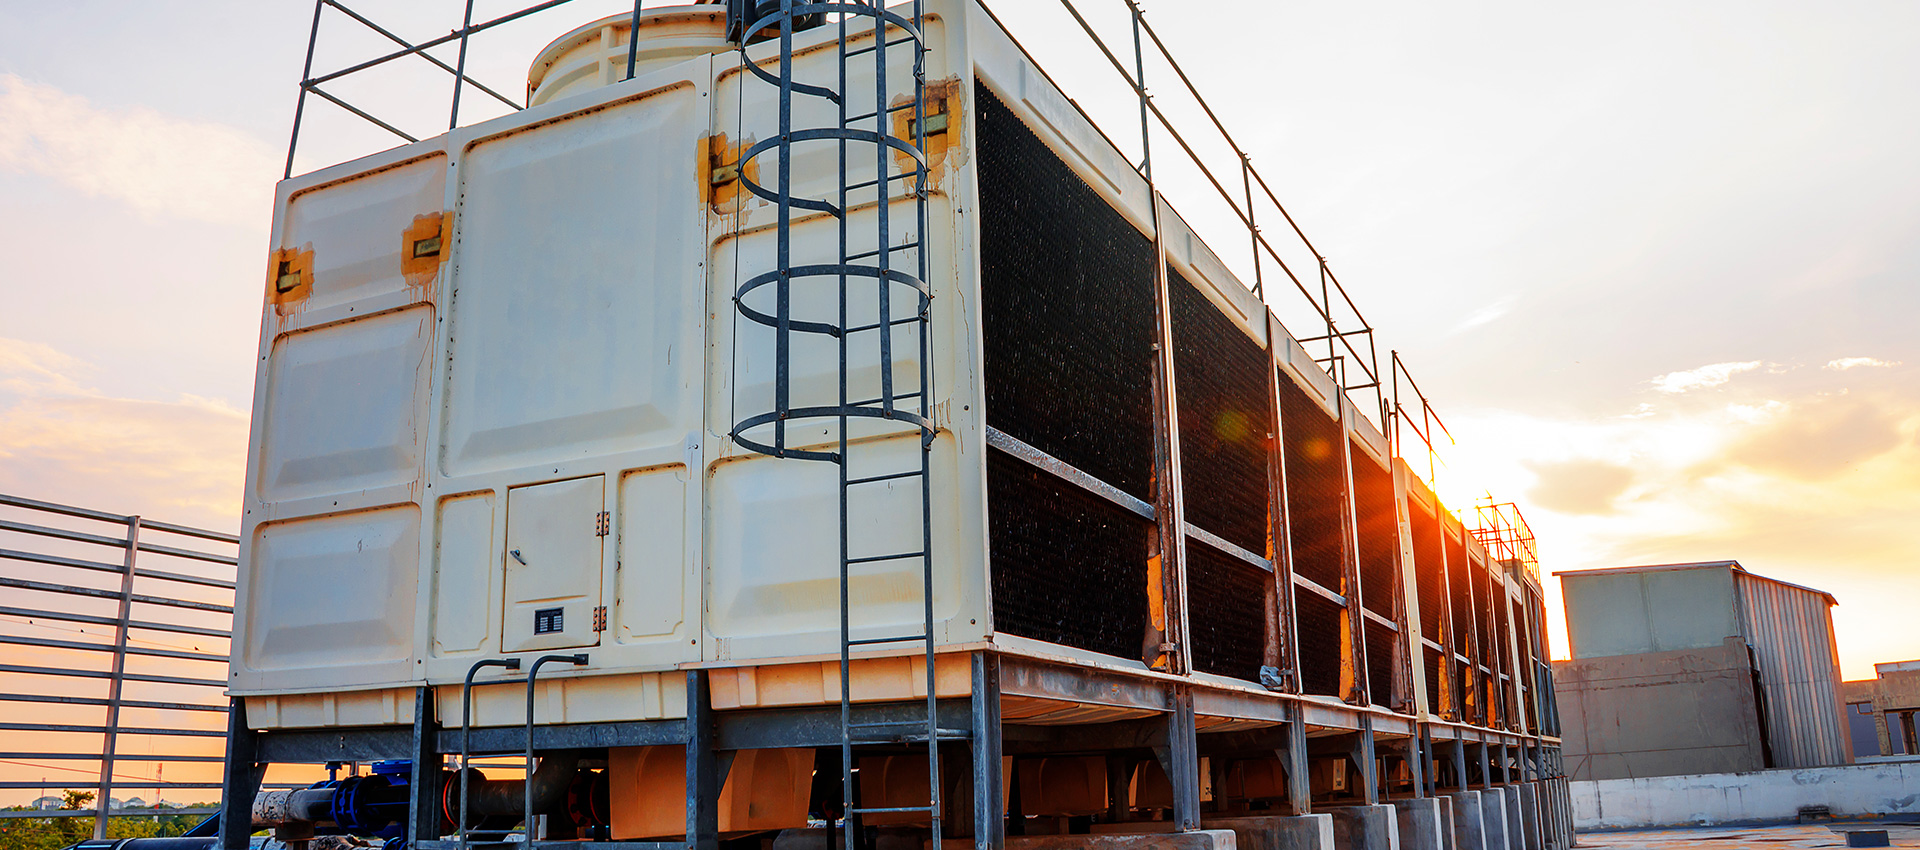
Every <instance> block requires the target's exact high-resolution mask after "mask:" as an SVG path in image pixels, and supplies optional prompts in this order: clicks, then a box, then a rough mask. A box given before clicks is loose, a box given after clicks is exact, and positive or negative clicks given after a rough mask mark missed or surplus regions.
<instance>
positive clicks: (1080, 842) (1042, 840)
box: [947, 829, 1236, 850]
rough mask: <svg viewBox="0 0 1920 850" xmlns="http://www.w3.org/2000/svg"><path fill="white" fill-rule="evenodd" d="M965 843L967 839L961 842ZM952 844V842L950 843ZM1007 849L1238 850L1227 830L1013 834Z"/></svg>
mask: <svg viewBox="0 0 1920 850" xmlns="http://www.w3.org/2000/svg"><path fill="white" fill-rule="evenodd" d="M960 840H964V839H960ZM947 843H948V844H949V845H950V844H951V842H947ZM1007 850H1236V848H1235V844H1234V834H1233V831H1232V830H1227V829H1202V830H1198V831H1196V832H1158V833H1147V834H1133V835H1115V834H1096V835H1009V836H1007Z"/></svg>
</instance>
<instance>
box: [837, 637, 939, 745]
mask: <svg viewBox="0 0 1920 850" xmlns="http://www.w3.org/2000/svg"><path fill="white" fill-rule="evenodd" d="M929 637H932V635H924V634H922V635H902V636H900V637H877V638H861V639H859V640H850V641H847V645H848V646H873V645H875V644H881V643H906V642H907V641H912V640H926V639H927V638H929ZM853 725H855V726H899V725H900V724H898V723H855V724H853Z"/></svg>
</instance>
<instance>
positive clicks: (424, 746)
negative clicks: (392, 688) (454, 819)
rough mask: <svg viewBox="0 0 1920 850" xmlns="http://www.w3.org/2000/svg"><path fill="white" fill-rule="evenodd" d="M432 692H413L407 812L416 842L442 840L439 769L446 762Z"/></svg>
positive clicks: (409, 827) (408, 829)
mask: <svg viewBox="0 0 1920 850" xmlns="http://www.w3.org/2000/svg"><path fill="white" fill-rule="evenodd" d="M433 710H434V701H433V689H432V688H428V687H420V688H415V689H414V691H413V752H412V753H411V754H410V757H411V758H412V760H413V778H412V780H411V781H410V782H409V783H408V787H407V812H408V814H409V816H410V819H411V821H412V823H410V824H409V825H408V828H407V831H408V833H409V834H411V835H412V837H413V838H412V840H413V841H434V840H437V839H439V837H440V810H441V806H440V783H441V776H440V768H441V767H442V765H443V764H444V763H445V761H446V758H445V756H444V755H443V754H442V753H441V752H440V736H439V735H438V734H437V732H438V724H437V723H436V722H435V720H434V716H433Z"/></svg>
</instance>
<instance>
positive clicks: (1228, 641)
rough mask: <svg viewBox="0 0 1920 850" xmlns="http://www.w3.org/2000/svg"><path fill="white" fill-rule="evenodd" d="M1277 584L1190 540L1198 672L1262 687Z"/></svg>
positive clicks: (1191, 621)
mask: <svg viewBox="0 0 1920 850" xmlns="http://www.w3.org/2000/svg"><path fill="white" fill-rule="evenodd" d="M1263 371H1264V370H1263ZM1272 581H1273V574H1272V573H1269V572H1266V571H1264V570H1262V569H1260V568H1259V567H1255V566H1253V565H1252V564H1248V563H1246V562H1244V561H1241V560H1240V559H1238V558H1235V557H1232V556H1230V555H1225V554H1222V553H1221V552H1220V551H1219V550H1217V549H1214V548H1213V547H1212V546H1208V545H1207V544H1205V543H1201V542H1199V541H1197V540H1193V539H1191V538H1189V539H1188V540H1187V623H1188V625H1189V626H1190V627H1191V628H1192V629H1193V667H1194V669H1196V670H1199V671H1201V672H1203V673H1213V674H1216V675H1220V676H1232V677H1234V678H1236V679H1245V680H1247V681H1249V682H1258V681H1260V661H1261V659H1262V658H1263V657H1264V656H1265V655H1266V646H1267V587H1268V586H1269V584H1271V583H1272Z"/></svg>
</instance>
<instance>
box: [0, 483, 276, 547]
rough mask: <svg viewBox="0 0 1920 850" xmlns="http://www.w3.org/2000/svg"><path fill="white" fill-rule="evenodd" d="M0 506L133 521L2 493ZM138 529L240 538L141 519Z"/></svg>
mask: <svg viewBox="0 0 1920 850" xmlns="http://www.w3.org/2000/svg"><path fill="white" fill-rule="evenodd" d="M0 506H6V507H13V508H26V509H28V510H34V511H44V512H46V513H50V514H60V515H61V516H70V517H78V518H80V519H92V520H99V521H101V522H111V523H117V524H120V525H126V524H127V523H128V522H129V521H130V520H132V519H133V517H131V516H127V515H125V514H110V513H107V512H106V511H96V510H93V509H92V508H80V507H75V506H73V505H62V504H57V503H54V502H42V501H40V500H38V499H27V498H22V497H20V496H9V495H6V494H4V493H0ZM140 527H141V528H142V529H144V530H152V531H164V532H167V533H168V534H179V535H182V536H185V537H198V538H200V539H202V540H218V541H220V542H222V543H239V542H240V538H239V536H238V535H233V534H226V533H224V532H219V531H209V530H207V529H204V528H194V527H193V526H190V525H178V524H176V523H171V522H160V521H158V520H149V519H142V520H140ZM123 545H124V544H123Z"/></svg>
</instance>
